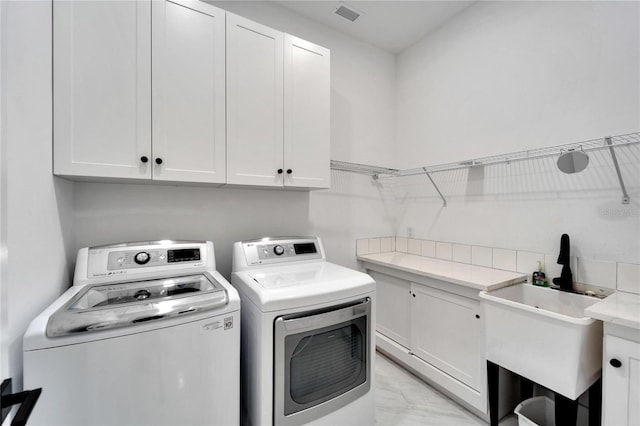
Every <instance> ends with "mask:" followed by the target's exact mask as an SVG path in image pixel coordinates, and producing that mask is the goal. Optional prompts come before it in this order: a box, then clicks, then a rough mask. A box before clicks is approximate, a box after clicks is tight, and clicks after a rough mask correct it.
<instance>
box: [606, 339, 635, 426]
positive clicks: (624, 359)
mask: <svg viewBox="0 0 640 426" xmlns="http://www.w3.org/2000/svg"><path fill="white" fill-rule="evenodd" d="M603 358H604V359H603V361H604V366H603V376H604V378H603V389H602V399H603V400H602V407H603V421H602V424H603V425H638V424H640V404H638V401H640V343H636V342H632V341H630V340H626V339H621V338H619V337H616V336H611V335H607V336H605V354H604V357H603Z"/></svg>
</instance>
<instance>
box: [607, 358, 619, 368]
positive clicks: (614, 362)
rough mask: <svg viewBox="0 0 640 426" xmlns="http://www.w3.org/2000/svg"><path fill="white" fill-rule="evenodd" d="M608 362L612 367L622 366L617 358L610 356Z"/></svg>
mask: <svg viewBox="0 0 640 426" xmlns="http://www.w3.org/2000/svg"><path fill="white" fill-rule="evenodd" d="M609 364H611V366H612V367H614V368H620V367H622V363H621V362H620V360H619V359H616V358H611V360H610V361H609Z"/></svg>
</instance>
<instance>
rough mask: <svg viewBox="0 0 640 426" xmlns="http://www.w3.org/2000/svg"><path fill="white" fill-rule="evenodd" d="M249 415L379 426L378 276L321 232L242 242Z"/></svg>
mask: <svg viewBox="0 0 640 426" xmlns="http://www.w3.org/2000/svg"><path fill="white" fill-rule="evenodd" d="M232 271H233V272H232V274H231V277H232V278H231V282H232V284H233V285H234V286H235V287H236V288H237V289H238V290H239V292H240V298H241V300H242V360H241V364H242V367H241V377H242V379H241V383H242V386H241V389H242V391H241V394H242V424H245V425H246V424H248V425H253V426H258V425H260V426H262V425H277V426H280V425H312V424H313V425H331V426H335V425H341V426H342V425H367V426H370V425H373V424H374V411H375V399H374V392H373V390H374V387H373V376H374V369H373V361H374V359H375V357H374V351H375V342H374V336H375V330H374V327H373V325H374V324H375V294H376V293H375V282H374V281H373V279H371V277H370V276H368V275H366V274H363V273H361V272H358V271H354V270H352V269H349V268H345V267H342V266H339V265H336V264H333V263H330V262H327V261H326V256H325V253H324V249H323V247H322V243H321V242H320V239H319V238H313V237H312V238H263V239H259V240H252V241H242V242H237V243H235V244H234V250H233V267H232Z"/></svg>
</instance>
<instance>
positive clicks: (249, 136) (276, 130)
mask: <svg viewBox="0 0 640 426" xmlns="http://www.w3.org/2000/svg"><path fill="white" fill-rule="evenodd" d="M329 77H330V62H329V50H328V49H325V48H323V47H320V46H317V45H315V44H313V43H309V42H307V41H304V40H301V39H299V38H296V37H293V36H290V35H288V34H283V33H281V32H279V31H275V30H273V29H271V28H268V27H265V26H263V25H260V24H257V23H255V22H253V21H250V20H248V19H244V18H241V17H239V16H236V15H233V14H231V13H227V114H228V116H227V183H229V184H242V185H256V186H272V187H274V186H275V187H282V186H284V187H291V188H328V187H329V185H330V160H329V146H330V139H329V138H330V128H329V125H330V121H329V120H330V117H329V108H330V80H329Z"/></svg>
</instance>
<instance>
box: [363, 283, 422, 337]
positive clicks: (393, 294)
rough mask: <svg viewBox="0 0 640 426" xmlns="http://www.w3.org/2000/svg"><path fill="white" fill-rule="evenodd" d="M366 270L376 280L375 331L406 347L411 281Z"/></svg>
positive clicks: (409, 331)
mask: <svg viewBox="0 0 640 426" xmlns="http://www.w3.org/2000/svg"><path fill="white" fill-rule="evenodd" d="M367 272H368V273H369V275H371V277H372V278H373V279H374V280H375V281H376V304H377V306H376V309H377V320H376V331H377V332H378V333H380V334H383V335H385V336H387V337H388V338H390V339H392V340H393V341H395V342H397V343H399V344H401V345H402V346H405V347H407V348H408V347H409V339H410V338H411V330H410V325H411V310H410V309H411V283H410V282H409V281H405V280H401V279H398V278H395V277H392V276H390V275H385V274H380V273H378V272H372V271H367Z"/></svg>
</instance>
